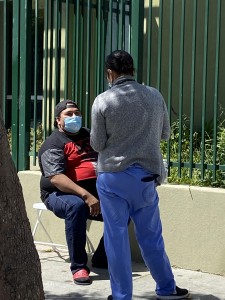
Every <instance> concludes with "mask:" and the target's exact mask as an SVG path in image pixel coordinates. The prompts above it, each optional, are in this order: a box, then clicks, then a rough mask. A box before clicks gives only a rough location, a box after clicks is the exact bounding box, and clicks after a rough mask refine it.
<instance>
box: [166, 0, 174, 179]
mask: <svg viewBox="0 0 225 300" xmlns="http://www.w3.org/2000/svg"><path fill="white" fill-rule="evenodd" d="M173 27H174V0H171V1H170V24H169V74H168V105H167V107H168V114H169V119H170V123H171V104H172V101H171V99H172V73H173V36H174V34H173ZM170 144H171V143H170V140H169V141H168V142H167V161H168V176H170Z"/></svg>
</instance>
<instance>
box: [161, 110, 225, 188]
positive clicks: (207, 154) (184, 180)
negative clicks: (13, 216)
mask: <svg viewBox="0 0 225 300" xmlns="http://www.w3.org/2000/svg"><path fill="white" fill-rule="evenodd" d="M224 120H225V118H224V111H222V112H221V115H220V118H219V120H218V122H219V126H218V128H217V131H215V130H214V127H213V123H212V122H209V123H207V124H205V132H204V135H205V139H204V142H203V136H202V132H197V131H195V132H193V133H191V132H190V122H189V119H188V118H187V117H186V116H184V117H183V120H182V138H181V145H180V147H179V137H180V131H181V129H180V128H179V120H177V121H175V122H174V123H173V124H172V126H171V131H172V132H171V138H170V141H169V142H162V143H161V151H162V154H163V157H165V158H166V157H167V148H168V147H170V161H171V162H178V159H179V156H180V158H181V162H182V163H188V164H189V163H190V161H191V158H192V159H193V164H200V165H201V161H202V159H204V164H205V165H213V163H214V161H213V157H214V151H216V164H218V165H225V121H224ZM214 133H215V134H214ZM214 136H215V137H216V138H215V137H214ZM191 141H192V145H193V147H192V149H191ZM214 144H216V148H215V147H214ZM203 147H204V149H203ZM214 148H215V149H214ZM180 150H181V151H180ZM191 150H192V152H191ZM179 151H180V152H181V153H179ZM179 154H180V155H179ZM202 177H204V179H202ZM168 182H169V183H174V184H188V185H198V186H211V187H221V188H225V171H222V170H217V171H216V181H214V180H213V171H212V170H208V169H206V170H205V171H204V176H202V173H201V170H200V166H198V167H197V166H195V168H193V170H192V174H190V167H186V166H185V167H182V168H181V176H179V174H178V167H173V166H171V167H170V170H169V178H168Z"/></svg>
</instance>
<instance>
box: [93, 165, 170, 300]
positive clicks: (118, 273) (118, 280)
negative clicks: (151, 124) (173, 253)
mask: <svg viewBox="0 0 225 300" xmlns="http://www.w3.org/2000/svg"><path fill="white" fill-rule="evenodd" d="M152 179H153V175H152V174H151V173H149V172H147V171H146V170H144V169H143V168H141V167H139V166H137V165H133V166H131V167H129V168H127V169H126V170H125V171H123V172H113V173H110V172H109V173H108V172H107V173H99V174H98V179H97V190H98V195H99V198H100V204H101V211H102V215H103V219H104V242H105V250H106V254H107V258H108V268H109V274H110V283H111V289H112V296H113V299H115V300H131V299H132V269H131V253H130V244H129V236H128V227H127V222H128V219H129V217H130V218H131V219H132V221H133V223H134V226H135V234H136V238H137V241H138V244H139V247H140V249H141V253H142V256H143V259H144V261H145V263H146V265H147V267H148V269H149V270H150V273H151V275H152V277H153V279H154V280H155V282H156V293H157V294H159V295H169V294H171V293H173V292H174V290H175V286H176V283H175V281H174V276H173V273H172V269H171V266H170V262H169V259H168V257H167V255H166V252H165V247H164V241H163V237H162V226H161V220H160V214H159V207H158V202H159V198H158V193H157V190H156V185H155V180H152Z"/></svg>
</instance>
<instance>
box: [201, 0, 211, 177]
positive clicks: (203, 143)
mask: <svg viewBox="0 0 225 300" xmlns="http://www.w3.org/2000/svg"><path fill="white" fill-rule="evenodd" d="M208 18H209V0H206V1H205V23H204V26H205V29H204V56H203V85H202V139H201V144H202V148H201V179H204V177H205V115H206V89H207V53H208Z"/></svg>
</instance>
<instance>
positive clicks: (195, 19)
mask: <svg viewBox="0 0 225 300" xmlns="http://www.w3.org/2000/svg"><path fill="white" fill-rule="evenodd" d="M192 15H193V22H192V53H191V114H190V159H189V178H192V174H193V154H194V153H193V134H194V112H195V111H194V101H195V54H196V30H197V27H196V26H197V1H196V0H194V1H193V14H192Z"/></svg>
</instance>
